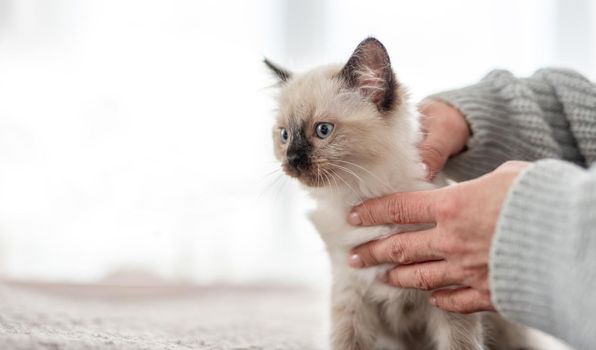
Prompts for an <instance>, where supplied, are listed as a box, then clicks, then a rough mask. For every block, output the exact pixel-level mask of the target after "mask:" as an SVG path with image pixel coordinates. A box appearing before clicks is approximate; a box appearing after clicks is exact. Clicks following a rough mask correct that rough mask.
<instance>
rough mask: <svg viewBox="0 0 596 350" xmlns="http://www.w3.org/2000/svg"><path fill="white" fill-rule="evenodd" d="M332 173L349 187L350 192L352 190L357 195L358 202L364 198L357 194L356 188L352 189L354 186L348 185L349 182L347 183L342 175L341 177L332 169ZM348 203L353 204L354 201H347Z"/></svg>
mask: <svg viewBox="0 0 596 350" xmlns="http://www.w3.org/2000/svg"><path fill="white" fill-rule="evenodd" d="M338 169H339V170H343V169H341V168H338ZM333 173H334V174H335V175H337V177H338V178H339V179H340V180H341V181H342V182H343V183H344V184H345V185H346V186H348V188H349V189H350V190H351V191H352V192H354V194H355V195H356V197H358V201H359V202H360V203H362V202H364V200H363V199H362V197H361V196H360V194H359V193H358V192H357V191H356V190H354V188H353V187H352V186H351V185H350V184H349V183H348V182H347V181H346V180H344V178H343V177H342V176H341V175H340V174H338V173H337V172H335V171H333ZM348 174H349V173H348ZM348 204H350V205H353V204H354V203H348Z"/></svg>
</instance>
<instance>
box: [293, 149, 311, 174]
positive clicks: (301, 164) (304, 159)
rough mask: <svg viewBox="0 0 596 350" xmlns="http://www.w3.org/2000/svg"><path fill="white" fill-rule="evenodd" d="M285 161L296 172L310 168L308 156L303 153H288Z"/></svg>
mask: <svg viewBox="0 0 596 350" xmlns="http://www.w3.org/2000/svg"><path fill="white" fill-rule="evenodd" d="M287 159H288V164H289V165H290V166H291V167H292V168H294V169H296V170H298V171H305V170H308V169H309V168H310V166H311V162H310V157H309V155H308V154H307V153H306V152H303V151H299V150H298V151H288V154H287Z"/></svg>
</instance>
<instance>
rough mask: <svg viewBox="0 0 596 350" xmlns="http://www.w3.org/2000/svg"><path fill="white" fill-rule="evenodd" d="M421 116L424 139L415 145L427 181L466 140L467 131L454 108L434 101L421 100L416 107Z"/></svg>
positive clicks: (458, 112) (461, 116)
mask: <svg viewBox="0 0 596 350" xmlns="http://www.w3.org/2000/svg"><path fill="white" fill-rule="evenodd" d="M418 110H419V111H420V113H421V114H422V130H423V131H424V134H425V137H424V140H423V141H422V142H421V143H420V144H419V145H418V148H419V149H420V155H421V156H422V161H423V162H424V164H425V165H426V167H427V175H428V179H429V180H432V178H433V177H435V175H436V174H437V173H439V171H441V169H442V168H443V165H445V162H447V159H448V158H449V157H450V156H454V155H456V154H458V153H460V152H461V151H462V150H463V149H464V148H465V146H466V143H467V142H468V138H470V128H469V126H468V123H467V122H466V120H465V118H464V116H463V115H462V114H461V112H460V111H459V110H457V109H456V108H455V107H453V106H451V105H449V104H447V103H445V102H441V101H438V100H430V99H427V100H423V101H422V102H421V103H420V104H419V105H418Z"/></svg>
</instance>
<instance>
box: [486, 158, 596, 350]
mask: <svg viewBox="0 0 596 350" xmlns="http://www.w3.org/2000/svg"><path fill="white" fill-rule="evenodd" d="M489 285H490V289H491V297H492V300H493V303H494V304H495V306H496V308H497V310H498V311H499V312H500V313H501V314H502V315H503V316H504V317H505V318H507V319H510V320H513V321H517V322H519V323H522V324H525V325H528V326H531V327H534V328H537V329H540V330H543V331H545V332H547V333H549V334H552V335H554V336H555V337H558V338H560V339H563V340H565V341H566V342H567V343H568V344H570V345H571V346H573V347H574V348H575V349H578V350H579V349H593V348H594V342H595V341H596V335H595V333H594V331H595V330H596V165H594V166H592V168H591V170H589V171H588V170H585V169H583V168H580V167H578V166H576V165H573V164H570V163H568V162H564V161H560V160H542V161H538V162H536V163H534V164H533V165H532V166H530V167H529V168H527V169H526V170H525V171H524V172H523V173H522V174H521V175H520V176H519V177H518V178H517V179H516V183H515V184H514V186H513V187H512V189H511V191H510V192H509V193H508V196H507V199H506V200H505V204H504V207H503V209H502V211H501V214H500V218H499V221H498V223H497V230H496V232H495V236H494V238H493V243H492V247H491V255H490V262H489Z"/></svg>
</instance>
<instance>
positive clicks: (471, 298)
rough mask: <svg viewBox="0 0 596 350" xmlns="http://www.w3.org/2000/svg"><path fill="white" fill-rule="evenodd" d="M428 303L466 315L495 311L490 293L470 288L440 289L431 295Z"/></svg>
mask: <svg viewBox="0 0 596 350" xmlns="http://www.w3.org/2000/svg"><path fill="white" fill-rule="evenodd" d="M430 303H431V304H433V305H435V306H436V307H438V308H440V309H443V310H447V311H452V312H458V313H462V314H468V313H472V312H477V311H495V307H494V306H493V304H492V302H491V300H490V293H489V292H488V291H486V292H483V291H479V290H477V289H472V288H460V289H442V290H438V291H435V292H433V293H432V296H431V297H430Z"/></svg>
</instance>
